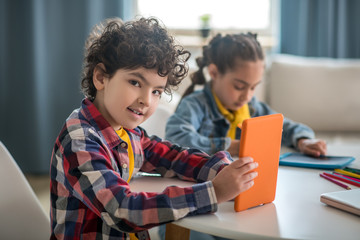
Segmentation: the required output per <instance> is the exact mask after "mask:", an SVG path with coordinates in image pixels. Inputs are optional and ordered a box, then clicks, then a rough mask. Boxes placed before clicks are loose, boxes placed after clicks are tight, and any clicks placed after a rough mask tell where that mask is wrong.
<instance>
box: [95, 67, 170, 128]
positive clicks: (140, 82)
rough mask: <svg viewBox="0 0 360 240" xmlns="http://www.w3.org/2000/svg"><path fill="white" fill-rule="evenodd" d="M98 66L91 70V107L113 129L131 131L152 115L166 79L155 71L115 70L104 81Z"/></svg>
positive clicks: (140, 69) (143, 69)
mask: <svg viewBox="0 0 360 240" xmlns="http://www.w3.org/2000/svg"><path fill="white" fill-rule="evenodd" d="M100 66H101V67H102V68H100V67H96V68H95V70H94V77H93V81H94V85H95V87H96V89H97V94H96V98H95V100H94V104H95V106H96V107H97V108H98V110H99V111H100V113H101V114H102V115H103V116H104V118H105V119H106V120H107V121H108V122H109V123H110V125H111V126H112V127H113V128H114V129H115V130H118V129H120V128H121V127H124V128H127V129H133V128H135V127H137V126H139V125H140V124H141V123H142V122H144V121H145V120H146V119H148V118H149V117H150V116H151V115H152V114H153V113H154V111H155V110H156V107H157V105H158V103H159V100H160V96H161V94H162V93H163V91H164V89H165V85H166V83H167V76H166V77H161V76H159V75H158V74H157V71H156V70H155V69H145V68H137V69H134V70H129V69H119V70H117V71H116V73H115V75H114V76H113V77H112V78H107V77H105V76H104V74H103V71H102V69H104V66H103V65H101V64H100Z"/></svg>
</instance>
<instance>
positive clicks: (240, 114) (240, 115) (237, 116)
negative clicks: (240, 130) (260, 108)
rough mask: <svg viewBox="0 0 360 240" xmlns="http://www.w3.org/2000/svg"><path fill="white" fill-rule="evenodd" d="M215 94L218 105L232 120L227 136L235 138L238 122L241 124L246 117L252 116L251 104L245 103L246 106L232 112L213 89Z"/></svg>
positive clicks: (223, 113) (227, 117)
mask: <svg viewBox="0 0 360 240" xmlns="http://www.w3.org/2000/svg"><path fill="white" fill-rule="evenodd" d="M213 96H214V99H215V102H216V105H217V107H218V108H219V111H220V112H221V114H222V115H223V116H224V117H225V118H226V119H227V120H229V122H230V128H229V131H228V133H227V137H230V138H231V139H235V137H236V128H237V127H238V124H241V123H242V122H243V121H244V120H245V119H248V118H250V117H251V116H250V111H249V105H248V104H245V105H244V106H242V107H241V108H239V109H238V110H236V111H235V112H230V111H229V110H227V109H226V108H225V107H224V106H223V105H222V103H221V102H220V100H219V98H218V97H217V96H216V94H215V93H214V91H213Z"/></svg>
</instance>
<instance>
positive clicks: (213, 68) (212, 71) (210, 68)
mask: <svg viewBox="0 0 360 240" xmlns="http://www.w3.org/2000/svg"><path fill="white" fill-rule="evenodd" d="M207 68H208V72H209V75H210V77H211V79H212V80H214V79H216V78H217V76H218V75H219V71H218V68H217V66H216V65H215V64H213V63H210V64H209V65H208V67H207Z"/></svg>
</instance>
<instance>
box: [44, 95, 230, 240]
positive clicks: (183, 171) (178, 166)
mask: <svg viewBox="0 0 360 240" xmlns="http://www.w3.org/2000/svg"><path fill="white" fill-rule="evenodd" d="M127 132H128V134H129V137H130V140H131V144H132V148H133V152H134V167H135V168H134V172H133V174H135V173H136V172H137V171H139V170H140V171H144V172H158V173H160V174H161V175H162V176H163V177H172V176H177V177H179V178H180V179H183V180H188V181H194V182H197V184H194V185H193V186H191V187H176V186H169V187H167V188H166V189H165V190H164V191H163V192H162V193H153V192H151V193H150V192H132V191H131V189H130V187H129V184H128V183H127V180H128V178H129V158H128V152H127V143H126V142H125V141H123V140H122V139H120V138H119V136H118V135H117V134H116V132H115V130H114V129H113V128H112V127H111V126H110V125H109V123H108V122H107V121H106V120H105V119H104V118H103V117H102V115H101V114H100V112H99V111H98V110H97V109H96V107H95V106H94V104H93V103H92V102H91V101H89V100H88V99H85V100H84V101H83V103H82V106H81V108H80V109H77V110H75V111H74V112H73V113H72V114H71V115H70V116H69V118H68V119H67V120H66V123H65V125H64V127H63V129H62V130H61V132H60V134H59V136H58V138H57V140H56V143H55V146H54V149H53V154H52V158H51V169H50V175H51V182H50V188H51V229H52V233H51V239H129V234H128V233H130V232H136V233H138V236H139V237H141V239H149V237H148V234H147V231H146V230H147V229H149V228H151V227H154V226H157V225H160V224H164V223H167V222H171V221H175V220H177V219H181V218H183V217H185V216H189V215H197V214H203V213H209V212H215V211H216V210H217V202H216V196H215V192H214V188H213V185H212V183H211V181H209V180H210V179H212V178H213V177H214V176H215V175H216V174H217V173H218V172H219V171H220V170H221V169H222V168H223V167H224V166H225V165H227V164H229V163H230V160H229V159H231V158H230V156H229V155H228V154H227V153H226V152H218V153H216V154H215V155H213V156H212V157H210V156H208V155H207V154H205V153H204V152H201V151H198V150H195V149H188V148H181V147H180V146H177V145H173V144H171V143H170V142H168V141H162V140H161V139H160V138H158V137H156V136H151V137H149V136H148V135H147V134H146V132H145V131H144V130H143V129H142V128H140V127H138V128H135V129H133V130H127Z"/></svg>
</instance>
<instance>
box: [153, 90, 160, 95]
mask: <svg viewBox="0 0 360 240" xmlns="http://www.w3.org/2000/svg"><path fill="white" fill-rule="evenodd" d="M153 94H154V95H155V96H161V94H162V92H161V91H159V90H154V91H153Z"/></svg>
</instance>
